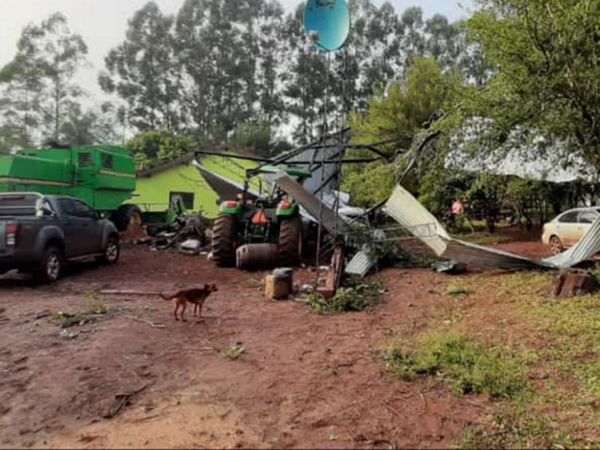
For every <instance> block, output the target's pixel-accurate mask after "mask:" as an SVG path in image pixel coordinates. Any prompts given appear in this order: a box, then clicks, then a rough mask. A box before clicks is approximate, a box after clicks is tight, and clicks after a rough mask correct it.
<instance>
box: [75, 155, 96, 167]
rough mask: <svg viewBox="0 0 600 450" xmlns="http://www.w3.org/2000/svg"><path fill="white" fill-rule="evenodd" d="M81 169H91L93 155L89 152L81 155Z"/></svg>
mask: <svg viewBox="0 0 600 450" xmlns="http://www.w3.org/2000/svg"><path fill="white" fill-rule="evenodd" d="M78 162H79V167H91V166H92V165H93V163H92V154H91V153H89V152H81V153H79V160H78Z"/></svg>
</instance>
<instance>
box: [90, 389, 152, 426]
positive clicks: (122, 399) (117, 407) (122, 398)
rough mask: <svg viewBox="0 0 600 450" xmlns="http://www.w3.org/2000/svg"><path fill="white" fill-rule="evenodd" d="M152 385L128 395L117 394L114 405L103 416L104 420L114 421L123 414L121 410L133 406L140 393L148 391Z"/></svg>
mask: <svg viewBox="0 0 600 450" xmlns="http://www.w3.org/2000/svg"><path fill="white" fill-rule="evenodd" d="M150 385H151V384H145V385H144V386H142V387H141V388H140V389H138V390H136V391H134V392H130V393H127V394H117V395H115V402H114V403H113V404H112V406H111V407H110V408H108V410H107V411H106V412H105V413H104V414H103V415H102V418H103V419H112V418H113V417H115V416H116V415H117V414H119V413H120V412H121V410H122V409H123V408H125V407H127V406H129V405H131V401H132V399H133V398H134V397H135V396H136V395H138V394H139V393H140V392H142V391H144V390H146V389H147V388H148V387H149V386H150Z"/></svg>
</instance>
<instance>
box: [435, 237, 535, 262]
mask: <svg viewBox="0 0 600 450" xmlns="http://www.w3.org/2000/svg"><path fill="white" fill-rule="evenodd" d="M442 257H443V258H445V259H452V260H454V261H458V262H462V263H465V264H467V265H468V266H469V267H471V268H477V269H481V270H494V269H505V270H521V269H537V268H540V266H542V265H541V264H540V263H539V262H537V261H535V260H533V259H529V258H526V257H524V256H521V255H517V254H514V253H510V252H505V251H503V250H498V249H495V248H490V247H484V246H482V245H476V244H472V243H470V242H464V241H459V240H456V239H451V240H449V241H448V247H447V249H446V251H445V252H444V254H443V255H442Z"/></svg>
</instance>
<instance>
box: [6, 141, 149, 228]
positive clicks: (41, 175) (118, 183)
mask: <svg viewBox="0 0 600 450" xmlns="http://www.w3.org/2000/svg"><path fill="white" fill-rule="evenodd" d="M135 187H136V167H135V161H134V159H133V157H132V155H131V152H130V151H129V150H128V149H126V148H123V147H115V146H105V145H98V146H82V147H73V148H49V149H27V150H21V151H20V152H18V153H17V154H12V155H3V154H0V192H28V191H31V192H39V193H41V194H46V195H68V196H72V197H76V198H79V199H81V200H83V201H84V202H86V203H87V204H89V205H90V206H91V207H93V208H94V209H96V210H97V211H100V212H101V213H104V214H106V216H107V217H109V218H110V219H111V220H112V221H113V222H114V223H115V225H116V226H117V228H118V229H119V231H124V230H126V229H127V227H128V226H129V224H130V223H132V222H137V223H139V224H140V225H141V223H142V221H143V218H142V212H141V211H140V209H139V207H137V206H136V205H132V204H126V203H125V202H127V201H128V200H130V199H131V197H132V195H133V192H134V191H135Z"/></svg>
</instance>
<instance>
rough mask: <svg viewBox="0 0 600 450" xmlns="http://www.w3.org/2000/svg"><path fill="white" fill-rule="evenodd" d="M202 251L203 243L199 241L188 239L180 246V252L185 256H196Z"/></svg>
mask: <svg viewBox="0 0 600 450" xmlns="http://www.w3.org/2000/svg"><path fill="white" fill-rule="evenodd" d="M201 251H202V242H200V241H199V240H198V239H188V240H186V241H183V242H182V243H181V244H179V252H180V253H183V254H185V255H192V256H196V255H198V254H199V253H200V252H201Z"/></svg>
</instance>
